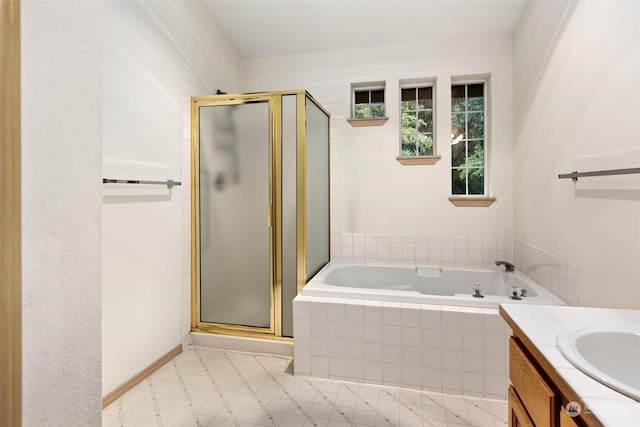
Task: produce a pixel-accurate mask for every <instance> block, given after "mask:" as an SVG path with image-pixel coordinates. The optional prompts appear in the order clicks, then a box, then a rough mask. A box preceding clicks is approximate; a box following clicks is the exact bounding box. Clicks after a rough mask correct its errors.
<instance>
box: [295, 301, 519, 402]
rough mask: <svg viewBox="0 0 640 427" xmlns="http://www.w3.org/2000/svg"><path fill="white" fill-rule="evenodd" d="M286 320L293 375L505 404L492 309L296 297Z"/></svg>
mask: <svg viewBox="0 0 640 427" xmlns="http://www.w3.org/2000/svg"><path fill="white" fill-rule="evenodd" d="M293 316H294V336H295V339H294V372H295V373H296V375H307V376H312V377H322V378H331V379H338V380H346V381H353V382H361V383H367V384H382V385H390V386H399V387H405V388H411V389H418V390H426V391H434V392H440V393H451V394H460V395H468V396H478V397H485V398H490V399H506V389H507V385H508V370H507V369H508V357H507V354H508V352H507V351H508V347H507V344H508V337H509V335H510V333H511V331H510V329H509V328H508V327H507V325H506V323H505V322H504V320H503V319H502V318H501V317H500V316H499V314H498V310H497V309H480V308H472V307H456V306H440V305H427V304H408V303H387V302H381V301H363V300H350V299H340V298H324V297H309V296H304V295H298V296H297V297H296V298H295V299H294V301H293Z"/></svg>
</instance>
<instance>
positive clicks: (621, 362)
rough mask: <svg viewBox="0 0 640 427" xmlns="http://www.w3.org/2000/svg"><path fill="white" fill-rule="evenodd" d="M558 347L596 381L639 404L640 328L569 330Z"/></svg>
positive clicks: (560, 338) (623, 325)
mask: <svg viewBox="0 0 640 427" xmlns="http://www.w3.org/2000/svg"><path fill="white" fill-rule="evenodd" d="M557 343H558V347H560V351H561V352H562V354H563V355H564V357H566V358H567V359H568V360H569V362H571V364H573V365H574V366H575V367H576V368H578V369H580V370H581V371H582V372H584V373H585V374H587V375H589V376H590V377H591V378H593V379H594V380H596V381H599V382H600V383H602V384H604V385H606V386H607V387H610V388H612V389H614V390H616V391H619V392H620V393H623V394H625V395H627V396H629V397H631V398H633V399H635V400H638V401H640V325H638V324H633V323H622V324H612V325H590V326H580V327H575V328H570V329H566V330H564V331H563V332H561V333H560V335H559V336H558V341H557Z"/></svg>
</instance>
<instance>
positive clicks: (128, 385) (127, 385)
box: [102, 345, 182, 409]
mask: <svg viewBox="0 0 640 427" xmlns="http://www.w3.org/2000/svg"><path fill="white" fill-rule="evenodd" d="M180 353H182V345H177V346H175V347H174V348H172V349H171V350H169V352H168V353H167V354H165V355H164V356H162V357H161V358H160V359H158V360H156V361H155V362H153V363H152V364H151V365H149V366H147V367H146V368H145V369H143V370H142V371H140V372H139V373H138V374H136V375H135V376H133V377H132V378H131V379H129V380H128V381H126V382H124V383H123V384H122V385H120V386H119V387H117V388H116V389H115V390H113V391H112V392H110V393H107V394H106V395H105V396H104V397H103V398H102V408H103V409H104V408H106V407H107V406H109V405H111V404H112V403H113V402H115V401H116V400H118V398H119V397H120V396H122V395H123V394H125V393H126V392H127V391H129V390H131V389H132V388H133V387H135V386H137V385H138V384H140V383H141V382H142V381H144V379H145V378H147V377H148V376H149V375H151V374H153V373H154V372H155V371H157V370H158V369H160V368H161V367H162V366H163V365H164V364H166V363H167V362H168V361H170V360H171V359H173V358H174V357H176V356H177V355H179V354H180Z"/></svg>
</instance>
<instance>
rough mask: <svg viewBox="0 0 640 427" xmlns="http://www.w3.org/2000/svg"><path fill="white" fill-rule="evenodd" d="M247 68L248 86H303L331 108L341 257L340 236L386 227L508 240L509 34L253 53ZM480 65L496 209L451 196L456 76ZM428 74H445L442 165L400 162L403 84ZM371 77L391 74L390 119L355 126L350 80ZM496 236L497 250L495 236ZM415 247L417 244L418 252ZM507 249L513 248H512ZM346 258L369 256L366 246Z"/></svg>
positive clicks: (410, 233) (440, 84)
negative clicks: (462, 203) (486, 82)
mask: <svg viewBox="0 0 640 427" xmlns="http://www.w3.org/2000/svg"><path fill="white" fill-rule="evenodd" d="M243 70H244V71H243V82H244V85H245V87H243V91H261V90H277V89H288V88H305V89H308V90H309V92H310V93H311V94H312V95H313V96H314V97H315V98H317V99H318V100H319V101H320V103H322V105H323V106H325V107H326V108H327V109H328V110H329V111H330V113H331V147H332V153H331V170H332V172H331V203H332V220H331V221H332V224H331V230H332V258H333V259H335V258H336V257H341V256H342V258H345V257H344V256H343V255H344V253H342V254H341V253H340V248H339V247H338V248H336V242H340V241H341V240H343V239H345V240H349V242H351V243H352V241H351V240H350V239H352V238H356V239H358V238H360V239H361V240H363V241H364V239H365V238H366V237H372V238H374V237H375V236H378V235H385V236H394V237H397V238H402V237H409V238H415V237H416V236H432V237H433V236H435V238H436V239H439V238H441V237H442V236H457V237H459V236H465V238H466V237H467V236H470V237H475V238H478V239H480V240H481V238H482V237H489V238H494V239H495V238H498V239H508V240H509V242H510V240H511V238H512V236H513V216H512V209H513V185H512V183H513V165H512V162H511V156H512V114H511V108H512V96H511V41H510V39H509V38H494V39H487V40H453V41H438V42H433V43H425V44H420V45H407V46H397V47H381V48H371V49H358V50H345V51H334V52H328V53H318V54H302V55H293V56H287V57H276V58H266V59H256V60H247V61H244V62H243ZM478 74H486V75H490V87H491V91H490V102H491V105H490V109H491V113H490V128H489V131H490V133H491V141H490V143H489V148H488V153H489V154H488V156H489V159H488V162H489V193H490V195H491V196H495V197H496V198H497V201H496V202H495V203H494V204H493V205H492V206H491V207H488V208H462V207H455V206H453V205H452V204H451V203H450V201H449V200H448V197H449V196H451V193H450V191H451V184H450V181H451V178H450V176H451V172H450V167H451V151H450V124H449V123H450V108H451V107H450V99H449V96H448V94H449V93H450V89H449V87H450V81H451V78H452V76H453V77H455V76H465V75H478ZM422 78H424V79H429V78H435V79H436V80H437V82H436V85H437V88H436V102H437V108H438V112H437V119H436V120H437V122H436V133H437V141H436V143H437V144H438V148H437V154H439V155H441V156H442V159H441V160H440V161H439V162H438V163H437V164H436V165H434V166H402V165H400V163H398V161H397V160H396V156H397V155H398V151H399V111H398V110H399V93H400V91H399V83H400V80H403V79H422ZM371 81H385V82H386V105H387V111H388V116H389V121H388V122H387V123H386V124H385V125H384V126H381V127H369V128H362V127H361V128H354V127H351V126H350V125H349V124H348V123H347V121H346V119H347V118H349V116H350V97H351V94H350V87H351V83H358V82H371ZM445 95H447V96H445ZM345 235H346V236H345ZM354 236H356V237H354ZM492 242H493V243H492V245H493V246H492V247H493V249H492V251H493V254H494V255H495V249H496V246H495V244H496V243H495V241H492ZM442 245H443V244H441V246H440V248H442ZM464 245H468V242H466V243H464ZM347 246H349V245H347ZM362 247H363V248H364V243H363V244H362ZM480 248H482V242H481V241H480ZM405 249H406V248H405ZM409 249H410V248H409ZM375 250H380V248H379V247H376V248H375ZM415 250H416V248H415V246H414V247H413V249H411V251H414V252H412V253H415ZM504 252H505V253H509V254H510V251H508V250H507V251H504ZM345 253H346V251H345ZM378 253H380V252H378ZM346 258H352V259H354V260H365V256H364V255H362V256H360V257H359V256H355V255H354V256H353V257H351V256H346ZM360 258H362V259H360ZM467 258H468V257H467ZM366 259H367V260H370V259H369V258H368V257H366ZM492 259H493V260H495V258H492ZM411 260H414V261H415V260H416V257H415V256H414V257H413V258H411V257H409V258H408V259H407V258H405V259H403V260H402V261H407V262H411ZM442 261H444V259H442ZM451 261H452V262H453V261H454V260H451Z"/></svg>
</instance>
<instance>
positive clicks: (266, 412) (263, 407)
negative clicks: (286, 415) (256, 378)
mask: <svg viewBox="0 0 640 427" xmlns="http://www.w3.org/2000/svg"><path fill="white" fill-rule="evenodd" d="M222 354H223V355H224V357H225V359H227V361H228V362H229V364H230V365H231V367H232V368H233V370H234V371H235V372H236V374H237V375H238V377H240V381H242V384H244V386H245V387H246V388H247V389H248V390H249V393H251V396H253V398H254V399H255V400H256V402H258V405H260V408H262V411H263V412H264V413H265V415H266V416H267V417H269V420H271V423H272V424H273V425H274V426H278V422H277V421H276V420H275V418H273V414H272V413H271V412H270V411H269V409H267V407H266V406H264V403H262V399H260V396H258V395H257V394H256V392H255V391H254V390H253V388H252V387H251V385H250V384H249V382H248V381H247V379H246V378H245V377H244V376H243V375H242V373H241V372H240V370H239V369H238V367H237V366H236V365H235V363H233V360H231V358H230V357H229V355H228V354H227V353H226V352H223V353H222Z"/></svg>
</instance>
